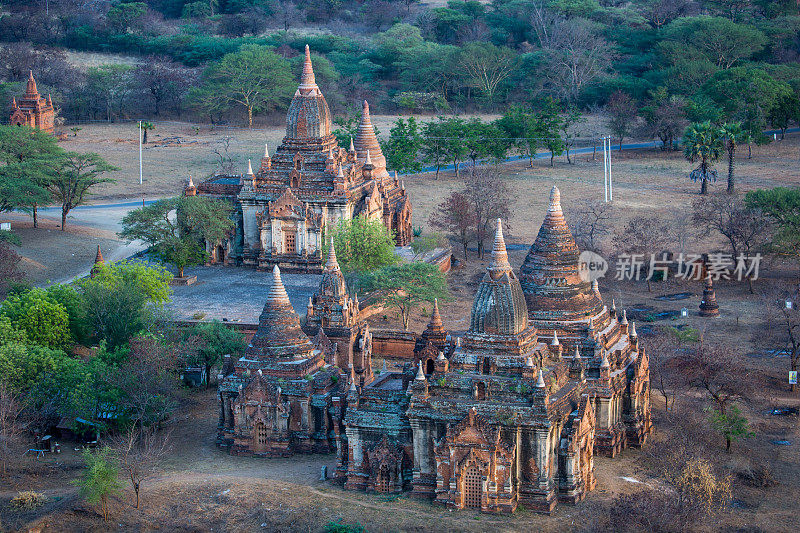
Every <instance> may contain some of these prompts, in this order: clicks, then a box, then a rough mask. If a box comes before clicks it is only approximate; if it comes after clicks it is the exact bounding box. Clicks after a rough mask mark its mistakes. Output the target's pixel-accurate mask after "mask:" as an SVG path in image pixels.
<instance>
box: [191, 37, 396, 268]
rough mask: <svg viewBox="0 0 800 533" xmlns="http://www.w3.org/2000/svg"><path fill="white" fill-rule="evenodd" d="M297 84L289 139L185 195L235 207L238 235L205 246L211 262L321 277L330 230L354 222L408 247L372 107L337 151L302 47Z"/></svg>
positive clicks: (328, 115)
mask: <svg viewBox="0 0 800 533" xmlns="http://www.w3.org/2000/svg"><path fill="white" fill-rule="evenodd" d="M305 53H306V56H305V63H304V65H303V73H302V76H301V79H300V86H299V87H298V88H297V91H296V92H295V94H294V97H293V98H292V102H291V104H290V105H289V111H288V112H287V114H286V136H285V137H284V138H283V141H282V143H281V145H280V146H278V148H277V150H275V153H274V154H273V155H272V156H270V154H269V150H268V148H265V150H264V156H263V157H262V158H261V162H260V166H259V167H258V170H257V171H254V170H253V167H252V164H251V163H248V169H247V172H246V173H245V174H243V175H239V176H223V175H219V176H214V177H212V178H210V179H208V180H206V181H204V182H202V183H199V184H198V185H197V187H195V186H194V184H193V183H192V181H191V180H190V181H189V184H188V185H187V187H186V188H185V191H184V193H185V194H188V195H194V194H197V195H202V196H210V197H217V198H224V199H226V200H228V201H230V202H231V203H232V204H233V205H234V206H235V207H236V209H235V217H236V220H235V221H236V229H235V232H234V233H233V234H232V235H231V236H230V237H229V238H227V239H224V240H223V241H222V242H216V243H206V248H207V251H208V252H209V256H210V261H211V262H212V263H218V264H242V265H247V266H252V267H256V268H259V269H271V268H272V267H273V266H275V265H279V266H280V268H282V269H284V270H286V271H294V272H298V271H299V272H314V273H319V272H320V271H321V270H322V267H323V261H322V244H323V232H324V229H325V227H326V226H327V225H331V226H334V225H335V224H336V223H337V222H339V221H340V220H349V219H352V218H353V217H356V216H364V217H367V218H369V219H375V220H380V221H382V222H383V224H384V225H385V226H386V227H387V228H389V229H390V230H391V231H392V232H393V235H394V238H395V241H396V243H397V244H398V245H399V246H405V245H407V244H408V243H410V242H411V238H412V230H411V202H410V201H409V199H408V195H407V194H406V191H405V187H404V186H403V184H402V183H401V182H400V180H399V179H398V178H397V173H394V176H390V174H389V172H388V171H387V169H386V158H385V157H384V156H383V152H382V151H381V147H380V144H379V143H378V139H377V138H376V137H375V131H374V129H373V127H372V123H371V122H370V114H369V105H368V104H367V102H366V101H365V102H364V106H363V112H362V115H361V121H360V123H359V126H358V133H357V135H356V138H355V139H351V142H350V146H349V148H348V149H345V148H343V147H341V146H339V145H338V143H337V141H336V137H335V136H334V135H333V132H332V126H331V112H330V110H329V109H328V103H327V102H326V101H325V97H324V96H323V94H322V91H321V90H320V88H319V87H318V86H317V84H316V81H315V78H314V69H313V66H312V64H311V56H310V53H309V49H308V46H306V52H305Z"/></svg>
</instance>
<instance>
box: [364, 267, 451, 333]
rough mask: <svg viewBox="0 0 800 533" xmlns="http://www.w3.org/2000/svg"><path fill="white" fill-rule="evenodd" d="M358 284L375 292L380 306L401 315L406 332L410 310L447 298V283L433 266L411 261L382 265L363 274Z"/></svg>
mask: <svg viewBox="0 0 800 533" xmlns="http://www.w3.org/2000/svg"><path fill="white" fill-rule="evenodd" d="M361 284H362V286H364V287H365V289H366V290H368V291H375V292H376V293H377V294H378V295H379V297H380V299H381V302H382V303H383V305H385V306H387V307H394V308H396V309H397V310H398V312H399V313H400V317H401V319H402V322H403V330H404V331H405V330H408V322H409V319H410V317H411V311H412V310H413V309H414V308H415V307H417V306H419V305H421V304H422V303H424V302H430V303H431V304H432V303H433V300H434V299H435V298H440V299H444V298H446V297H447V296H448V290H447V281H446V280H445V277H444V274H442V272H441V271H440V270H439V268H438V267H437V266H436V265H431V264H430V263H422V262H418V261H417V262H413V263H403V264H399V265H391V266H385V267H383V268H379V269H377V270H373V271H371V272H366V273H364V274H363V275H362V278H361Z"/></svg>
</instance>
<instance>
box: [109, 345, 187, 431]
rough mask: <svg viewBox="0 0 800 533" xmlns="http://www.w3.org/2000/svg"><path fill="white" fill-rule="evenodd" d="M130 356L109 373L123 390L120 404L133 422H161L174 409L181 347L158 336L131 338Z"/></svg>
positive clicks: (115, 383) (116, 384)
mask: <svg viewBox="0 0 800 533" xmlns="http://www.w3.org/2000/svg"><path fill="white" fill-rule="evenodd" d="M130 344H131V353H130V355H129V357H128V360H127V361H126V362H125V363H124V364H123V365H121V366H120V367H119V368H118V369H117V371H116V372H114V373H113V374H111V375H110V376H109V380H110V381H111V384H112V385H113V386H115V387H116V388H118V389H119V390H120V391H121V392H122V394H121V395H120V400H119V402H118V406H119V408H120V409H121V410H123V411H124V412H125V413H126V414H127V416H128V418H129V419H130V420H131V421H132V422H133V423H134V424H140V425H142V426H150V425H153V424H159V423H160V422H162V421H163V420H165V419H166V418H168V417H169V415H170V413H171V412H172V411H173V410H174V408H175V406H176V403H177V400H176V390H177V384H176V383H177V369H178V368H179V366H180V357H179V353H180V351H181V347H179V346H178V345H175V344H164V343H161V342H160V341H159V340H157V339H153V338H148V337H139V338H136V339H133V340H131V343H130Z"/></svg>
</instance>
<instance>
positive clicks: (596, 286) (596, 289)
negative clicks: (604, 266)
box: [592, 279, 600, 295]
mask: <svg viewBox="0 0 800 533" xmlns="http://www.w3.org/2000/svg"><path fill="white" fill-rule="evenodd" d="M592 291H593V292H594V293H595V294H598V295H599V294H600V285H599V284H598V283H597V280H596V279H593V280H592Z"/></svg>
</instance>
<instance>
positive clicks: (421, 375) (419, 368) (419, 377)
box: [414, 361, 425, 381]
mask: <svg viewBox="0 0 800 533" xmlns="http://www.w3.org/2000/svg"><path fill="white" fill-rule="evenodd" d="M414 381H425V372H423V370H422V361H420V362H419V365H418V366H417V377H415V378H414Z"/></svg>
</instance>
